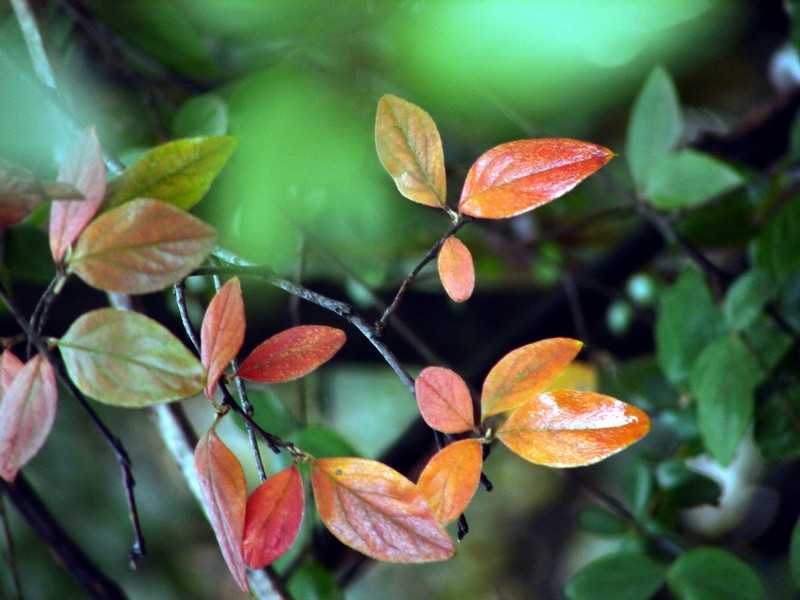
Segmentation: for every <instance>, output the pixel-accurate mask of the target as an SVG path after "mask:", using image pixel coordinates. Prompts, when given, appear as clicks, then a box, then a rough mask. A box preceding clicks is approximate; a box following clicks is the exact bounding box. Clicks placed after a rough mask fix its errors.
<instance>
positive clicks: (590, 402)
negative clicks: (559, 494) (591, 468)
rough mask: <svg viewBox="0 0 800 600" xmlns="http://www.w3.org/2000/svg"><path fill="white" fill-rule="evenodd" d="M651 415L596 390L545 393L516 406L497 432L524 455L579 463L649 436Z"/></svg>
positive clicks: (544, 461)
mask: <svg viewBox="0 0 800 600" xmlns="http://www.w3.org/2000/svg"><path fill="white" fill-rule="evenodd" d="M649 430H650V419H649V418H648V417H647V415H646V414H645V413H643V412H642V411H641V410H639V409H638V408H636V407H634V406H631V405H630V404H626V403H624V402H620V401H619V400H616V399H615V398H611V397H609V396H603V395H602V394H596V393H594V392H575V391H572V390H559V391H555V392H548V393H545V394H541V395H539V396H537V397H535V398H533V399H532V400H530V401H528V402H526V403H525V404H523V405H522V406H520V407H519V408H518V409H517V410H515V411H514V412H513V413H512V414H511V416H510V417H509V418H508V420H507V421H506V422H505V423H504V424H503V425H502V426H501V427H500V429H499V431H498V432H497V437H498V438H500V440H501V441H502V442H503V443H504V444H505V445H506V446H508V447H509V448H510V449H511V450H513V451H514V452H516V453H517V454H519V455H520V456H521V457H522V458H524V459H525V460H528V461H530V462H532V463H536V464H538V465H545V466H548V467H580V466H583V465H590V464H592V463H596V462H598V461H601V460H603V459H604V458H607V457H608V456H611V455H612V454H615V453H617V452H619V451H620V450H622V449H623V448H625V447H627V446H629V445H631V444H632V443H634V442H635V441H637V440H639V439H641V438H642V437H644V435H645V434H646V433H647V432H648V431H649Z"/></svg>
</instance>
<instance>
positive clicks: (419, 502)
mask: <svg viewBox="0 0 800 600" xmlns="http://www.w3.org/2000/svg"><path fill="white" fill-rule="evenodd" d="M311 485H312V487H313V488H314V498H315V499H316V503H317V510H318V512H319V516H320V518H321V519H322V522H323V523H325V526H326V527H327V528H328V529H330V531H331V533H333V535H335V536H336V537H337V538H339V539H340V540H341V541H342V542H343V543H344V544H347V545H348V546H350V547H351V548H355V549H356V550H358V551H359V552H362V553H363V554H366V555H367V556H369V557H371V558H375V559H377V560H383V561H387V562H398V563H419V562H430V561H437V560H446V559H448V558H450V557H451V556H453V554H455V547H454V545H453V540H451V539H450V536H449V535H448V534H447V532H446V531H445V530H444V529H443V528H442V526H441V524H440V523H439V522H438V521H437V519H436V515H434V514H433V511H432V510H431V507H430V505H429V504H428V502H427V500H425V497H424V496H423V495H422V492H420V490H419V488H418V487H417V486H416V485H414V484H413V483H412V482H410V481H409V480H408V479H406V478H405V477H403V476H402V475H401V474H400V473H398V472H397V471H395V470H394V469H392V468H390V467H387V466H386V465H384V464H382V463H379V462H376V461H374V460H367V459H364V458H322V459H319V460H314V461H312V462H311Z"/></svg>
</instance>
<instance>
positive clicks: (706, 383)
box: [689, 337, 763, 465]
mask: <svg viewBox="0 0 800 600" xmlns="http://www.w3.org/2000/svg"><path fill="white" fill-rule="evenodd" d="M762 378H763V373H762V371H761V368H760V367H759V366H758V363H757V362H756V359H755V357H754V356H753V355H752V354H751V353H750V352H749V351H748V349H747V347H746V346H745V345H744V343H743V342H742V341H741V340H740V339H738V338H735V337H724V338H721V339H719V340H717V341H716V342H714V343H712V344H709V345H708V347H706V349H705V350H703V352H702V353H701V354H700V356H699V357H698V358H697V362H696V363H695V365H694V367H693V368H692V371H691V375H690V377H689V388H690V390H691V392H692V397H693V398H694V400H695V402H696V403H697V423H698V425H699V426H700V433H701V435H702V437H703V443H704V444H705V447H706V449H707V450H708V452H709V453H710V454H711V455H712V456H713V457H714V459H715V460H716V461H717V462H718V463H720V464H721V465H727V464H728V463H729V462H730V461H731V460H732V459H733V456H734V453H735V452H736V447H737V446H738V445H739V440H741V438H742V435H744V432H745V430H746V429H747V426H748V425H749V424H750V421H751V419H752V416H753V408H754V406H755V397H754V394H755V389H756V386H757V385H758V383H759V382H760V381H761V379H762Z"/></svg>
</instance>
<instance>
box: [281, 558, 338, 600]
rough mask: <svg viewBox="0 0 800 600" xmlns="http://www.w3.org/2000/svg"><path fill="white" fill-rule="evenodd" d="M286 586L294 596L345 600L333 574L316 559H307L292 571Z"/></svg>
mask: <svg viewBox="0 0 800 600" xmlns="http://www.w3.org/2000/svg"><path fill="white" fill-rule="evenodd" d="M286 587H287V588H288V590H289V593H290V594H291V596H292V598H302V599H303V600H345V597H344V592H343V591H342V589H341V588H340V587H339V586H338V585H337V583H336V579H335V578H334V577H333V574H332V573H331V572H330V571H329V570H328V569H326V568H325V567H323V566H322V565H321V564H319V563H318V562H316V561H312V560H307V561H305V562H304V563H303V564H302V565H300V567H299V568H298V569H297V570H296V571H294V573H292V576H291V577H290V578H289V582H288V583H287V585H286Z"/></svg>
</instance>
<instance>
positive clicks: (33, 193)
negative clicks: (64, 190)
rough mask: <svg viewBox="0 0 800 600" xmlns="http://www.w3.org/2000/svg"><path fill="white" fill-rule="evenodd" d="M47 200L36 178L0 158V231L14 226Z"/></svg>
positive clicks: (42, 187)
mask: <svg viewBox="0 0 800 600" xmlns="http://www.w3.org/2000/svg"><path fill="white" fill-rule="evenodd" d="M46 199H47V194H46V193H45V190H44V186H43V185H42V183H41V182H40V181H39V180H38V179H37V177H36V176H35V175H34V174H33V173H31V172H30V171H28V170H27V169H24V168H22V167H21V166H19V165H16V164H14V163H12V162H10V161H7V160H5V159H2V158H0V229H5V228H7V227H11V226H12V225H16V224H17V223H19V222H20V221H22V220H23V219H24V218H25V217H27V216H28V215H29V214H31V213H32V212H33V211H34V210H35V209H36V207H37V206H39V204H41V203H42V202H44V201H45V200H46Z"/></svg>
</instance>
